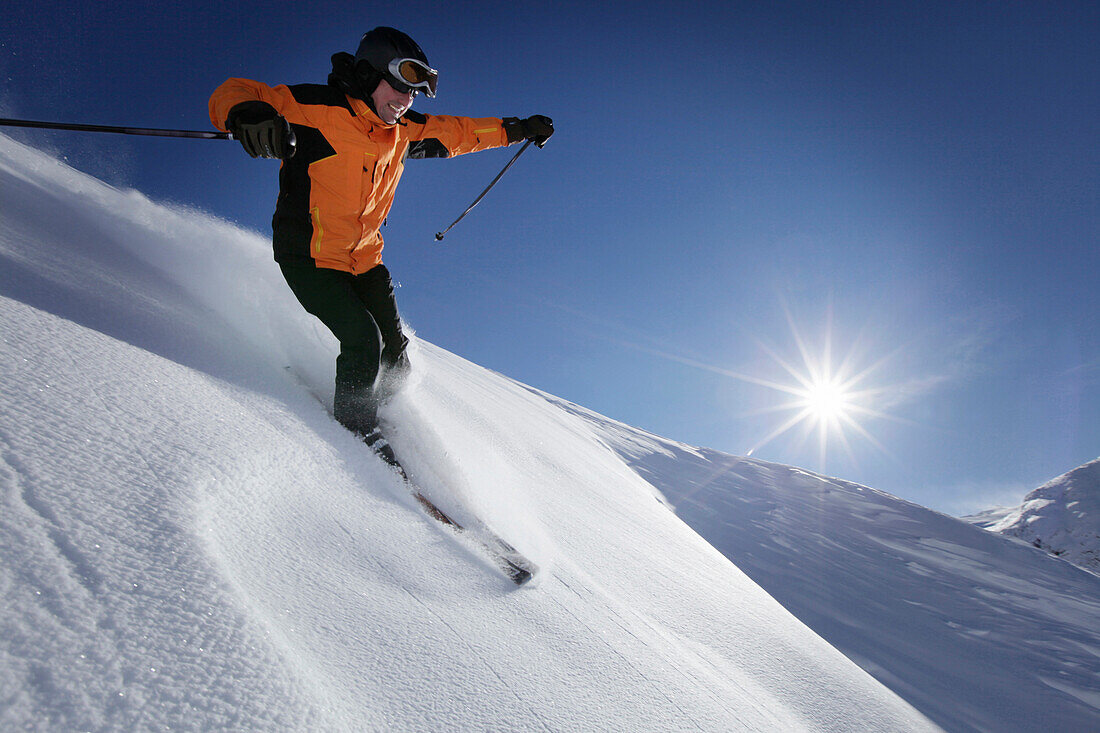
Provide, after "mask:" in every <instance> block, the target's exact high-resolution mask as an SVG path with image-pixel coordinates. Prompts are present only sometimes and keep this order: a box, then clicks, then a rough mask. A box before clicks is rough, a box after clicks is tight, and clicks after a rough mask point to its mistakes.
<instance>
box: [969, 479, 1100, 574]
mask: <svg viewBox="0 0 1100 733" xmlns="http://www.w3.org/2000/svg"><path fill="white" fill-rule="evenodd" d="M967 520H968V521H970V522H972V523H973V524H975V525H977V526H979V527H982V528H984V529H988V530H989V531H991V532H999V533H1001V534H1003V535H1005V536H1006V537H1016V538H1018V539H1021V540H1023V541H1024V542H1028V543H1030V544H1032V545H1034V546H1035V547H1038V548H1041V549H1043V550H1046V551H1047V552H1049V553H1051V554H1053V555H1057V556H1058V557H1060V558H1062V559H1063V560H1066V561H1068V562H1071V563H1073V564H1074V565H1079V566H1080V567H1082V568H1085V569H1086V570H1088V571H1090V572H1093V573H1096V574H1097V575H1100V458H1097V459H1096V460H1095V461H1089V462H1088V463H1086V464H1085V465H1083V466H1078V467H1077V468H1075V469H1073V470H1072V471H1069V472H1068V473H1065V474H1063V475H1061V476H1059V477H1058V478H1055V479H1051V480H1050V481H1048V482H1046V483H1045V484H1043V485H1042V486H1040V487H1039V488H1037V489H1035V490H1034V491H1032V492H1031V493H1029V494H1028V495H1027V496H1025V497H1024V501H1023V503H1022V504H1020V506H1018V507H1015V508H1013V509H1000V510H997V511H994V512H990V513H987V514H984V515H977V516H974V517H967Z"/></svg>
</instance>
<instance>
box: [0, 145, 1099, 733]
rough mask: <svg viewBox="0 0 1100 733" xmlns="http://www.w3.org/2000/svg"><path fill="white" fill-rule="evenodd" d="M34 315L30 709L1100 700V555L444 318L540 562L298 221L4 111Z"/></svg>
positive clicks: (14, 277)
mask: <svg viewBox="0 0 1100 733" xmlns="http://www.w3.org/2000/svg"><path fill="white" fill-rule="evenodd" d="M0 341H2V343H3V349H2V350H0V488H2V489H3V492H4V493H3V497H4V499H3V500H4V510H3V512H0V729H4V730H15V729H19V730H76V729H95V730H134V729H142V730H145V729H155V728H174V729H185V730H210V729H258V730H357V731H358V730H402V731H420V730H423V731H434V730H553V731H559V730H561V731H565V730H606V729H618V730H645V731H659V730H707V731H733V730H768V731H773V730H774V731H778V730H782V731H787V730H838V731H840V730H845V731H848V730H860V731H863V730H874V731H917V730H932V729H935V728H936V727H937V726H943V727H944V728H946V729H948V730H952V731H968V730H990V731H1031V730H1040V729H1041V730H1052V731H1078V730H1081V731H1083V730H1097V729H1100V578H1097V577H1096V576H1095V575H1092V574H1090V573H1086V572H1084V571H1082V570H1080V569H1078V568H1075V567H1073V566H1072V565H1069V564H1068V563H1065V562H1062V561H1061V560H1057V559H1055V558H1051V557H1049V556H1048V555H1047V554H1045V553H1043V552H1040V551H1038V550H1036V549H1034V548H1032V547H1029V546H1027V545H1025V544H1022V543H1019V542H1016V541H1014V540H1008V539H1005V538H1002V537H999V536H997V535H994V534H991V533H988V532H985V531H982V530H980V529H978V528H975V527H972V526H970V525H968V524H966V523H964V522H961V521H959V520H955V519H952V518H950V517H946V516H944V515H941V514H937V513H934V512H931V511H929V510H927V509H923V508H921V507H918V506H914V505H912V504H909V503H907V502H904V501H901V500H899V499H897V498H894V497H891V496H888V495H886V494H883V493H881V492H877V491H874V490H872V489H868V488H866V487H861V486H857V485H854V484H850V483H847V482H844V481H840V480H836V479H830V478H826V477H822V476H818V475H816V474H813V473H810V472H807V471H803V470H801V469H798V468H793V467H788V466H780V465H775V464H768V463H764V462H761V461H755V460H749V459H744V458H737V457H733V456H728V455H724V454H720V453H716V452H713V451H708V450H705V449H698V448H693V447H690V446H686V445H683V444H680V443H676V442H674V441H670V440H666V439H663V438H660V437H657V436H653V435H650V434H648V433H645V432H643V431H640V430H637V429H635V428H631V427H629V426H626V425H623V424H621V423H617V422H615V421H613V420H610V419H608V418H606V417H603V416H600V415H597V414H595V413H592V412H590V411H588V410H585V409H584V408H581V407H578V406H576V405H572V404H570V403H568V402H565V401H562V400H560V399H557V398H555V397H553V396H552V395H547V394H544V393H542V392H539V391H538V390H535V389H532V388H530V387H527V386H524V385H522V384H519V383H517V382H514V381H512V380H509V379H507V378H505V377H502V376H500V375H497V374H493V373H491V372H489V371H487V370H485V369H483V368H481V367H478V366H476V365H474V364H471V363H469V362H467V361H464V360H462V359H461V358H459V357H457V356H454V355H452V354H449V353H447V352H445V351H442V350H440V349H437V348H435V347H433V346H432V345H431V344H428V343H425V342H423V341H422V340H419V339H416V340H414V348H415V349H416V352H415V353H414V357H415V359H414V361H415V364H416V367H415V373H414V376H415V379H414V383H413V385H412V386H411V387H410V388H409V389H408V390H406V391H405V392H404V393H403V394H402V395H400V396H399V397H398V398H397V399H396V400H394V402H393V403H392V404H391V405H390V406H389V408H388V410H387V412H386V415H385V418H386V420H387V423H388V426H389V430H390V433H391V435H392V439H393V443H394V445H395V447H396V449H397V451H398V453H399V455H401V456H402V457H403V458H404V459H405V462H406V463H407V464H408V467H409V470H410V473H411V474H412V475H413V477H414V478H415V479H416V480H417V482H418V483H419V484H420V485H421V486H422V487H423V489H424V490H425V492H426V493H428V494H429V495H430V496H431V497H432V498H433V500H435V501H436V502H437V503H439V504H440V505H441V506H443V507H444V508H445V509H446V510H447V511H448V512H450V513H451V514H453V515H455V516H457V517H459V518H460V519H461V518H469V517H473V516H477V517H480V518H482V519H484V520H485V521H486V522H488V523H489V524H491V525H492V526H493V527H494V528H496V529H497V531H499V532H500V533H501V534H502V535H504V536H506V537H507V538H509V539H510V540H511V541H512V542H513V543H514V544H516V545H517V547H519V549H520V550H522V551H524V552H525V553H527V554H528V555H530V556H531V557H532V558H534V559H535V560H536V561H537V562H538V563H539V564H540V566H541V567H542V572H541V573H540V575H539V577H538V578H537V579H536V580H535V581H533V582H532V583H531V584H530V585H529V586H526V587H524V588H523V589H520V590H516V589H515V588H514V586H511V585H510V584H509V583H508V582H507V581H506V580H504V579H503V578H502V577H501V576H500V575H499V574H498V573H497V571H496V570H495V569H494V568H493V567H492V565H491V564H490V563H487V562H486V561H485V559H484V558H483V556H482V555H481V554H480V553H479V549H478V548H477V547H476V546H472V545H471V544H470V543H467V542H465V541H463V539H462V538H461V537H458V536H454V535H452V534H450V533H449V532H447V531H446V530H445V529H444V528H442V527H441V526H440V525H438V524H437V523H435V522H434V521H432V520H431V519H429V518H427V517H426V516H425V515H424V513H423V512H422V511H420V509H419V508H418V506H417V504H416V502H415V501H413V500H412V499H411V497H410V496H409V494H408V492H407V491H406V489H405V488H404V487H403V486H402V484H401V482H400V481H399V480H398V479H397V478H396V477H395V476H394V475H393V474H392V473H391V472H389V471H388V469H387V468H386V467H385V466H384V465H383V464H382V463H381V462H380V461H378V460H377V459H375V458H374V457H373V456H371V455H370V454H369V453H368V452H367V451H366V450H365V449H364V448H363V446H362V445H361V444H359V443H358V442H357V441H356V440H354V438H352V436H350V435H349V434H348V433H347V432H346V431H344V430H343V429H342V428H340V427H339V426H338V425H337V424H336V423H334V422H333V421H332V420H331V419H330V418H329V417H328V415H327V414H326V412H325V411H324V410H323V409H321V407H320V405H318V403H317V400H316V399H315V398H314V397H313V396H312V395H311V394H310V392H314V393H317V394H321V395H326V394H327V393H328V391H329V390H330V387H329V385H330V384H331V379H332V361H333V357H334V343H333V342H332V339H331V337H330V336H329V335H328V334H327V333H325V332H324V331H323V329H321V328H320V327H319V326H318V325H317V324H316V323H315V322H313V321H312V320H311V319H310V318H309V317H308V316H306V315H305V314H304V313H303V312H302V311H301V309H300V308H299V307H298V305H297V304H296V303H295V302H294V300H293V297H292V296H290V295H289V293H288V292H287V289H286V287H285V285H283V283H282V282H281V281H280V280H279V275H278V272H277V270H276V268H275V267H274V265H273V264H272V263H271V262H270V252H269V245H268V243H267V242H266V241H265V239H264V238H263V237H261V236H258V235H254V234H251V233H248V232H243V231H241V230H239V229H238V228H236V227H233V226H231V225H229V224H227V223H225V222H220V221H216V220H211V219H210V218H208V217H205V216H202V215H200V214H197V213H195V212H188V211H181V210H178V209H170V208H166V207H163V206H159V205H157V204H154V203H152V202H149V201H148V200H147V199H145V198H144V197H143V196H141V195H140V194H138V193H134V192H126V191H118V190H116V189H113V188H111V187H109V186H106V185H104V184H102V183H101V182H99V181H96V180H94V179H92V178H90V177H88V176H84V175H82V174H79V173H77V172H75V171H72V170H71V169H69V168H67V167H65V166H64V165H62V164H60V163H58V162H57V161H55V160H52V159H50V158H49V157H47V156H45V155H42V154H41V153H39V152H37V151H34V150H32V149H29V148H27V147H25V146H23V145H20V144H18V143H15V142H12V141H11V140H9V139H7V138H4V137H2V136H0ZM288 367H289V372H293V374H294V375H296V376H291V375H290V374H289V373H288ZM303 383H304V384H305V385H306V387H305V388H303ZM857 665H858V666H857Z"/></svg>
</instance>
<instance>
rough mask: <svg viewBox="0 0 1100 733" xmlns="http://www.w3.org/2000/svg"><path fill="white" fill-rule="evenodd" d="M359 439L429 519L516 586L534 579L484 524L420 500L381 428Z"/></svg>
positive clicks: (532, 568)
mask: <svg viewBox="0 0 1100 733" xmlns="http://www.w3.org/2000/svg"><path fill="white" fill-rule="evenodd" d="M285 369H286V371H287V373H288V374H289V375H290V376H291V377H293V378H294V380H295V381H296V382H297V383H298V384H299V385H300V386H302V387H304V388H305V389H306V390H307V391H308V392H309V393H310V394H311V395H313V398H314V399H315V400H317V401H318V402H320V403H321V406H322V407H325V409H326V411H327V410H328V407H327V405H326V404H325V401H324V400H323V399H322V398H321V396H320V395H318V394H317V393H316V392H314V391H313V389H312V388H310V387H309V385H308V384H306V382H305V380H303V379H302V378H301V377H300V376H298V374H296V373H295V372H294V370H293V369H291V368H290V367H285ZM361 437H362V439H363V442H364V443H366V444H367V447H368V448H370V450H371V452H372V453H374V454H375V455H376V456H378V457H379V458H381V459H382V460H383V461H385V462H386V463H387V464H389V465H390V467H391V468H393V470H394V471H395V472H396V473H397V475H398V476H399V477H400V478H401V480H402V481H403V482H404V484H405V488H407V489H408V490H409V493H411V494H412V495H413V498H414V499H416V501H417V502H418V503H419V504H420V506H421V508H423V509H424V511H425V512H426V513H427V515H428V516H429V517H431V518H432V519H434V520H436V521H437V522H439V523H440V524H444V525H446V526H448V527H450V528H451V530H452V531H454V532H455V533H456V534H463V535H466V536H468V537H470V538H471V539H473V540H474V541H475V542H476V543H477V544H478V545H479V546H480V547H481V548H482V550H484V551H485V553H486V554H487V555H488V557H489V559H490V560H492V562H493V564H494V565H496V566H497V568H499V569H500V571H501V572H503V573H504V574H505V575H506V576H508V579H509V580H511V581H512V582H513V583H515V584H516V585H523V584H524V583H526V582H527V581H529V580H531V578H533V577H534V576H535V574H536V573H537V572H538V570H539V568H538V565H536V564H535V563H533V562H531V560H529V559H528V558H527V557H525V556H524V555H523V554H522V553H521V552H520V551H519V550H517V549H516V548H515V547H513V546H512V545H511V544H510V543H509V542H508V541H507V540H505V539H504V538H503V537H501V536H500V535H498V534H497V533H496V532H494V531H493V530H492V529H490V528H489V527H488V526H487V525H485V523H483V522H480V521H478V522H475V523H468V524H466V525H462V524H459V523H458V522H457V521H455V520H454V519H453V518H452V517H450V516H448V515H447V514H446V513H445V512H444V511H443V510H442V509H440V508H439V507H438V506H436V505H435V502H433V501H432V500H431V499H429V498H428V497H426V496H424V493H423V492H422V491H421V490H420V488H419V487H418V486H417V485H416V484H415V483H413V480H412V479H411V478H409V474H408V473H407V472H406V471H405V467H404V466H402V465H401V462H400V461H398V460H397V455H396V454H395V453H394V452H393V447H392V446H390V443H389V441H388V440H386V439H385V437H384V436H383V435H382V430H381V428H377V427H376V428H375V429H374V430H373V431H372V432H371V433H370V434H369V435H365V436H361Z"/></svg>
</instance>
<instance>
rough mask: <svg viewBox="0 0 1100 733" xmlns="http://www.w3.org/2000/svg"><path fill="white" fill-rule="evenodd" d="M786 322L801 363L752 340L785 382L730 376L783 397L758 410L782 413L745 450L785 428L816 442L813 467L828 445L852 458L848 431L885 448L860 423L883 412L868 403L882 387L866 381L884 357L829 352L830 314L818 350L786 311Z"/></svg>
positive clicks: (823, 460)
mask: <svg viewBox="0 0 1100 733" xmlns="http://www.w3.org/2000/svg"><path fill="white" fill-rule="evenodd" d="M784 310H786V309H784ZM787 323H788V325H789V327H790V332H791V336H792V338H793V340H794V343H795V345H796V346H797V348H798V353H799V356H800V357H801V364H797V363H792V362H791V361H790V360H788V359H785V358H783V357H782V356H781V355H780V354H779V352H778V351H776V350H775V349H772V348H770V347H768V346H767V345H766V344H764V343H762V342H758V345H759V346H760V348H761V349H763V350H764V352H765V353H766V354H767V355H768V356H769V357H770V358H771V359H772V361H773V362H775V364H776V365H777V366H778V367H780V369H781V370H782V371H783V372H785V373H786V375H787V377H788V378H789V381H786V382H784V381H780V380H778V379H775V378H771V379H766V378H760V377H752V376H747V375H734V376H737V378H738V379H742V380H744V381H748V382H751V383H753V384H757V385H760V386H763V387H767V388H769V389H772V390H775V391H777V392H781V393H783V394H785V395H787V396H788V399H787V400H786V401H784V402H781V403H779V404H776V405H774V406H773V407H770V408H766V409H765V410H762V412H768V413H773V412H774V413H783V412H786V413H788V417H786V418H785V419H784V420H782V421H781V422H780V423H779V424H778V425H776V426H775V427H774V429H772V430H771V431H770V432H769V433H768V434H767V435H765V436H764V437H763V438H762V439H761V440H759V441H758V442H757V443H756V444H755V445H754V446H753V447H752V448H751V449H750V450H749V452H748V455H750V456H751V455H753V454H754V453H756V452H757V451H759V450H760V449H761V448H763V447H764V446H765V445H767V444H769V443H771V442H772V441H774V440H776V439H777V438H779V437H780V436H782V435H784V434H786V433H788V432H791V431H794V432H796V433H800V434H801V436H802V443H805V442H806V441H808V440H814V442H816V444H817V454H818V469H819V470H825V467H826V464H827V461H828V457H829V449H830V447H831V446H833V445H840V446H841V447H843V448H844V450H845V451H846V452H847V454H848V456H849V457H850V458H851V459H852V460H853V461H854V460H855V455H854V451H853V450H852V446H851V440H850V437H851V436H852V435H859V436H860V437H862V438H863V439H865V440H867V441H868V442H870V443H871V444H872V445H874V446H875V447H876V448H878V449H879V450H881V451H882V452H884V453H885V452H886V449H885V448H884V447H883V446H882V445H881V444H880V443H879V441H877V440H876V439H875V438H874V436H872V435H871V433H870V432H869V431H868V430H867V428H866V427H864V425H863V422H865V421H866V420H867V419H868V418H887V417H889V416H888V415H886V414H884V413H882V412H880V411H878V410H876V409H875V408H874V402H875V398H876V396H881V395H882V393H883V392H886V391H887V390H888V388H887V387H881V386H878V387H876V386H872V384H871V380H872V376H873V375H874V374H875V373H876V372H877V371H878V370H879V368H880V367H881V366H882V365H883V364H884V363H885V362H886V360H887V358H883V359H879V360H878V361H875V362H873V363H871V364H869V365H867V366H861V362H862V359H863V356H864V355H863V352H862V350H861V349H860V348H858V347H857V346H856V345H853V346H852V347H851V348H850V349H849V350H848V351H847V352H846V353H845V354H844V356H843V358H841V359H839V362H838V360H836V359H835V358H834V354H833V347H832V346H833V345H832V342H833V334H832V317H831V313H830V315H829V320H828V323H827V325H826V327H825V329H824V331H823V333H822V339H821V340H822V342H823V343H822V347H821V349H820V351H816V350H813V349H811V348H810V346H809V345H808V343H807V341H806V339H805V338H804V337H803V336H802V333H801V332H800V330H799V329H798V328H797V327H796V325H795V323H794V320H793V318H791V315H790V312H789V311H787ZM800 445H801V443H800ZM796 450H799V449H798V448H796Z"/></svg>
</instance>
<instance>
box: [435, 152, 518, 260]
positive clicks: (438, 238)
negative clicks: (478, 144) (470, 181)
mask: <svg viewBox="0 0 1100 733" xmlns="http://www.w3.org/2000/svg"><path fill="white" fill-rule="evenodd" d="M532 142H533V141H532V140H528V141H527V142H525V143H524V144H523V147H522V148H520V149H519V152H518V153H516V154H515V155H513V156H512V159H511V160H509V161H508V165H506V166H504V168H503V169H502V170H501V171H500V173H497V177H496V178H494V179H493V180H492V182H491V183H490V184H489V185H488V186H486V187H485V190H484V191H482V192H481V194H479V195H478V197H477V198H476V199H474V202H473V203H472V204H470V205H469V206H467V207H466V210H465V211H463V212H462V215H461V216H459V217H458V218H457V219H455V220H454V221H452V222H451V226H449V227H447V228H446V229H444V230H443V231H441V232H436V234H435V241H437V242H442V241H443V235H444V234H446V233H447V232H449V231H451V227H453V226H454V225H455V224H457V223H458V222H460V221H462V219H463V217H465V216H466V215H467V214H469V213H470V210H471V209H473V208H474V207H475V206H477V205H478V203H480V202H481V199H483V198H485V194H487V193H489V189H490V188H492V187H493V186H495V185H497V181H499V180H500V178H501V176H503V175H504V174H505V173H507V172H508V169H509V168H511V167H512V164H513V163H515V162H516V161H517V160H518V159H519V156H521V155H523V151H524V150H526V149H527V148H528V147H530V145H531V143H532Z"/></svg>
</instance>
